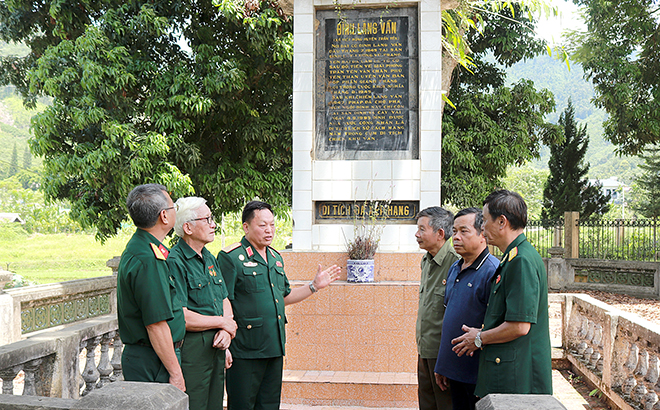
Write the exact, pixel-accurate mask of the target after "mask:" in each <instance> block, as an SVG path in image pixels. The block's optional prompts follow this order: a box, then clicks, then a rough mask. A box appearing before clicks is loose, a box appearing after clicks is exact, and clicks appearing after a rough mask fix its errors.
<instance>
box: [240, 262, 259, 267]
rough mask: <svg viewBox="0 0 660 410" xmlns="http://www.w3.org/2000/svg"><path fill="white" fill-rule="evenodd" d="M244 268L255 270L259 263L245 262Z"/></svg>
mask: <svg viewBox="0 0 660 410" xmlns="http://www.w3.org/2000/svg"><path fill="white" fill-rule="evenodd" d="M243 266H245V267H246V268H254V267H255V266H257V262H243Z"/></svg>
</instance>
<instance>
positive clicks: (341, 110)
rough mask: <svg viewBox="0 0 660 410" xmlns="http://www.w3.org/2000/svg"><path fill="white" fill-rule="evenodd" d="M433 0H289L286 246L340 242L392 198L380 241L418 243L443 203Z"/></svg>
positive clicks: (384, 247)
mask: <svg viewBox="0 0 660 410" xmlns="http://www.w3.org/2000/svg"><path fill="white" fill-rule="evenodd" d="M440 13H441V10H440V1H439V0H436V1H418V2H405V3H402V2H396V1H392V2H383V1H380V2H377V1H360V2H346V3H342V2H339V3H337V2H333V1H329V0H295V1H294V74H293V79H294V85H293V219H294V227H293V250H294V251H306V250H311V251H342V250H343V249H344V247H345V243H346V240H347V239H350V238H351V237H352V234H353V217H354V216H355V215H354V214H353V212H352V210H353V209H356V208H355V207H354V206H352V205H353V204H356V203H364V201H370V200H373V201H383V200H385V201H391V202H390V205H389V207H388V209H387V210H386V212H384V214H383V215H381V218H383V219H384V220H385V223H386V227H385V229H384V231H383V234H382V239H381V242H380V247H379V251H386V252H387V251H394V252H412V251H417V250H418V247H417V243H416V241H415V236H414V234H415V231H416V226H415V215H416V213H417V212H418V211H419V210H420V209H423V208H425V207H428V206H433V205H438V204H439V203H440V155H441V152H440V150H441V136H442V135H441V118H442V89H441V87H442V75H441V74H442V73H441V68H442V46H441V41H440V40H441V17H440Z"/></svg>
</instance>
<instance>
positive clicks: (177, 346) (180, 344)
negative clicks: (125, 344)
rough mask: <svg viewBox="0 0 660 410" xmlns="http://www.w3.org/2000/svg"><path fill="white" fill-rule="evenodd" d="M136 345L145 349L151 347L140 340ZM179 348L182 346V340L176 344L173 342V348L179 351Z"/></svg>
mask: <svg viewBox="0 0 660 410" xmlns="http://www.w3.org/2000/svg"><path fill="white" fill-rule="evenodd" d="M136 345H138V346H147V347H151V343H149V342H143V341H142V340H139V341H138V342H137V343H136ZM181 346H183V339H182V340H179V341H178V342H174V348H175V349H181Z"/></svg>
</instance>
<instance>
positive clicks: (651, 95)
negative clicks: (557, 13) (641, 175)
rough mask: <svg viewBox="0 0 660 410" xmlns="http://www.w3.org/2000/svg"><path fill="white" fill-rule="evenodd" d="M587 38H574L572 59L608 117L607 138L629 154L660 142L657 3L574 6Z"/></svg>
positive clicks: (600, 0)
mask: <svg viewBox="0 0 660 410" xmlns="http://www.w3.org/2000/svg"><path fill="white" fill-rule="evenodd" d="M573 2H574V3H575V4H577V5H579V6H582V7H583V14H584V18H585V20H586V23H587V31H586V32H573V33H572V35H571V36H570V37H569V43H570V44H572V46H571V48H572V50H571V54H572V58H573V59H575V60H576V61H578V62H580V63H582V66H583V67H584V71H585V75H586V77H587V78H589V79H591V81H592V82H593V83H594V86H595V90H596V97H595V98H594V100H593V101H594V104H595V105H596V106H597V107H599V108H603V109H605V110H606V111H607V113H608V115H609V116H608V118H607V120H606V121H605V124H604V125H605V136H606V138H607V139H608V140H609V141H611V142H612V143H614V144H616V145H618V149H619V150H620V151H621V152H623V153H627V154H637V153H639V152H641V150H642V149H643V148H644V146H645V145H647V144H651V143H658V142H660V77H659V76H658V73H660V30H659V29H658V2H657V1H655V0H629V1H619V2H611V1H606V0H573Z"/></svg>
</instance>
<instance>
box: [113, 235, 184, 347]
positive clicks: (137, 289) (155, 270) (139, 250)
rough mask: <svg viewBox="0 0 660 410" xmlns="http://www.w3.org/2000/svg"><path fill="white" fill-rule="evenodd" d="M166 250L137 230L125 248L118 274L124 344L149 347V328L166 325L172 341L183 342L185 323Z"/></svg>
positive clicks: (154, 239) (118, 304)
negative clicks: (137, 344) (161, 324)
mask: <svg viewBox="0 0 660 410" xmlns="http://www.w3.org/2000/svg"><path fill="white" fill-rule="evenodd" d="M167 254H168V250H167V248H166V247H165V246H164V245H163V244H162V243H160V241H159V240H158V239H156V238H155V237H154V236H153V235H151V234H150V233H149V232H147V231H145V230H143V229H137V230H136V231H135V233H134V234H133V236H132V237H131V239H130V240H129V241H128V243H127V244H126V249H124V252H123V253H122V255H121V260H120V262H119V268H118V272H117V318H118V322H119V335H120V337H121V340H122V342H124V343H126V344H136V343H139V342H142V343H149V335H148V334H147V329H146V326H147V325H151V324H154V323H158V322H161V321H164V320H165V321H167V324H168V325H169V327H170V331H171V333H172V341H174V342H178V341H180V340H182V339H183V337H184V336H185V331H186V322H185V319H184V316H183V309H182V307H181V306H182V304H181V299H180V297H179V296H177V294H176V286H175V282H174V278H173V277H172V275H171V274H170V270H169V268H168V266H167V262H166V258H167V256H166V255H167Z"/></svg>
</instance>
